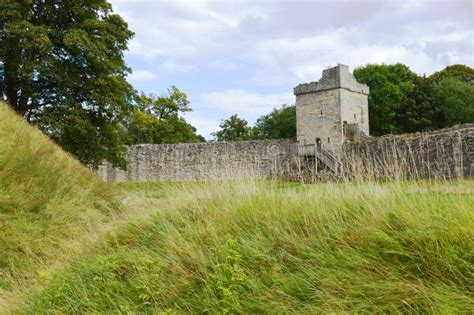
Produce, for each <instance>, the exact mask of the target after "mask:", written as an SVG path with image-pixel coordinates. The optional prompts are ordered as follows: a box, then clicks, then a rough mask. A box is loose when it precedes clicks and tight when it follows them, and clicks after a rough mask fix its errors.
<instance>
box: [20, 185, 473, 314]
mask: <svg viewBox="0 0 474 315" xmlns="http://www.w3.org/2000/svg"><path fill="white" fill-rule="evenodd" d="M121 186H122V189H123V190H125V191H127V192H128V193H130V194H134V195H138V196H139V197H140V199H142V200H148V202H153V201H155V202H157V204H156V205H157V206H159V207H160V208H161V209H160V211H158V212H157V213H156V214H155V215H152V216H151V217H150V218H148V219H147V220H143V221H136V222H135V223H133V224H129V225H125V226H122V227H120V228H117V229H116V230H114V231H113V232H112V233H110V234H109V235H108V237H107V241H106V242H105V243H103V244H101V246H99V247H97V248H96V250H95V252H93V253H91V254H90V255H89V256H87V257H82V258H80V259H77V260H76V261H75V262H74V263H72V264H71V265H70V266H69V267H68V268H67V270H65V271H63V272H61V273H57V274H54V275H51V278H50V279H49V280H48V281H47V285H46V286H45V287H44V288H43V289H41V290H39V291H38V292H36V293H35V294H34V295H33V296H32V297H31V298H30V300H29V305H28V306H27V308H26V309H25V310H27V311H28V312H33V313H42V312H44V313H50V312H52V313H96V312H99V313H110V312H113V311H121V312H130V313H158V312H163V313H183V314H185V313H202V312H205V313H227V312H229V313H270V312H272V313H346V312H350V313H361V312H363V313H373V312H379V313H382V312H390V313H392V312H393V313H423V312H428V313H439V314H446V313H470V312H472V310H473V309H474V295H473V290H474V282H473V280H474V229H473V226H474V212H473V204H474V199H473V189H472V187H473V186H472V181H454V182H405V183H404V182H395V183H384V184H381V183H353V184H350V183H346V184H318V185H306V186H295V185H291V186H286V187H285V185H281V184H278V183H272V182H263V181H245V182H239V181H233V182H218V183H212V182H205V183H188V184H173V185H166V184H163V183H160V184H156V185H155V184H152V183H146V184H143V183H142V184H133V183H130V184H122V185H121ZM157 197H158V198H160V199H156V198H157ZM158 200H160V201H158Z"/></svg>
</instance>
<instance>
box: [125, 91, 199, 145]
mask: <svg viewBox="0 0 474 315" xmlns="http://www.w3.org/2000/svg"><path fill="white" fill-rule="evenodd" d="M189 111H191V107H190V106H189V101H188V98H187V95H186V94H185V93H184V92H181V91H180V90H179V89H178V88H177V87H176V86H172V87H171V88H170V89H168V93H167V94H164V95H161V96H158V97H155V96H153V95H146V94H144V93H143V92H142V93H141V94H140V95H139V96H137V98H136V104H135V106H134V111H133V113H132V114H131V117H130V119H129V122H128V126H127V131H126V133H127V135H126V138H127V140H126V142H127V144H139V143H195V142H204V141H205V139H204V138H203V137H202V136H200V135H197V134H196V128H194V127H193V126H191V125H190V124H189V123H187V122H186V120H184V118H182V117H180V116H179V114H180V113H184V112H189Z"/></svg>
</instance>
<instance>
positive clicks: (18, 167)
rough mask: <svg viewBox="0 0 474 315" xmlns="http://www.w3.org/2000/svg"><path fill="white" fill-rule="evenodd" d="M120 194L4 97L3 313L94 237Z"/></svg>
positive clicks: (0, 152) (0, 180) (0, 122)
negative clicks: (59, 145) (10, 104)
mask: <svg viewBox="0 0 474 315" xmlns="http://www.w3.org/2000/svg"><path fill="white" fill-rule="evenodd" d="M116 194H117V192H116V190H115V188H114V187H111V186H110V185H106V184H104V183H102V182H100V181H98V180H97V179H96V178H95V176H94V175H93V174H92V173H91V172H90V171H89V170H87V169H86V168H84V167H83V166H81V165H80V164H79V163H78V162H77V161H75V160H74V159H72V158H71V157H70V156H69V155H68V154H66V153H64V152H62V151H61V150H60V149H59V148H58V147H57V146H56V145H54V144H53V143H52V142H51V141H50V140H49V139H48V138H47V137H45V136H43V135H42V134H41V133H40V132H39V131H37V130H35V129H34V128H31V127H30V126H29V125H28V124H27V123H26V122H24V121H23V120H22V119H21V118H20V117H18V116H17V115H15V114H14V113H13V112H12V111H11V110H9V109H8V108H7V107H6V106H5V105H4V104H2V103H0V231H1V233H0V313H3V312H2V311H1V310H2V308H3V307H6V305H7V300H10V299H14V298H15V296H16V295H18V294H19V293H20V292H21V291H22V290H23V289H24V288H27V287H28V286H30V285H31V284H33V283H34V282H36V280H37V279H38V277H41V274H43V273H46V272H47V270H49V269H50V268H52V267H53V266H59V265H61V264H63V263H64V262H65V261H67V260H68V259H69V257H70V256H71V253H73V252H77V251H78V250H79V249H80V248H81V246H82V245H83V244H84V240H85V238H87V237H93V234H94V233H95V231H96V230H97V229H98V228H99V227H100V225H101V224H103V223H104V222H106V221H108V220H109V219H110V217H111V214H112V213H116V212H117V211H118V210H119V206H118V203H117V202H116V200H117V198H116V196H115V195H116Z"/></svg>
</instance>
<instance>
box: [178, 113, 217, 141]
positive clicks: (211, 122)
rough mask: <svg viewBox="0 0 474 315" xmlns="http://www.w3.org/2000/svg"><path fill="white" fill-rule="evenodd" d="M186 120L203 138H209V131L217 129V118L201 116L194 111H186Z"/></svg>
mask: <svg viewBox="0 0 474 315" xmlns="http://www.w3.org/2000/svg"><path fill="white" fill-rule="evenodd" d="M185 118H186V121H187V122H189V123H190V124H191V125H193V126H194V127H195V128H196V129H197V130H198V133H199V134H200V135H202V136H203V137H205V138H208V139H209V138H210V135H211V133H213V132H215V131H217V130H218V129H219V123H220V120H219V119H217V118H216V119H212V118H208V117H201V116H199V115H196V114H195V113H187V114H186V115H185Z"/></svg>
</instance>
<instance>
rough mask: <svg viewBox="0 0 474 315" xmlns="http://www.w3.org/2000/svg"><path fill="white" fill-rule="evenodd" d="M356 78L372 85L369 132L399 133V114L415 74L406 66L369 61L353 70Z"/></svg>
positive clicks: (375, 134) (377, 134) (375, 133)
mask: <svg viewBox="0 0 474 315" xmlns="http://www.w3.org/2000/svg"><path fill="white" fill-rule="evenodd" d="M354 76H355V77H356V79H357V80H358V81H359V82H361V83H365V84H367V85H368V86H369V87H370V95H369V124H370V133H371V135H374V136H379V135H383V134H387V133H396V132H397V131H398V128H397V114H398V113H399V111H400V106H401V104H402V102H404V101H405V97H406V93H407V92H408V91H409V90H410V89H411V88H412V87H413V84H414V82H415V80H416V77H417V76H416V74H415V73H414V72H413V71H411V70H410V68H408V67H407V66H405V65H403V64H400V63H397V64H394V65H384V64H382V65H375V64H369V65H367V66H365V67H359V68H356V69H355V70H354Z"/></svg>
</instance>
